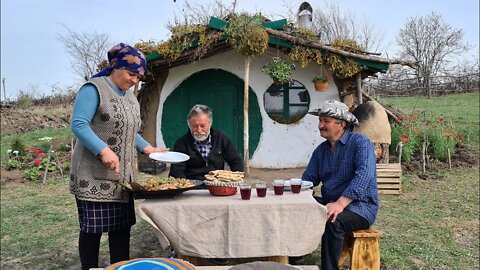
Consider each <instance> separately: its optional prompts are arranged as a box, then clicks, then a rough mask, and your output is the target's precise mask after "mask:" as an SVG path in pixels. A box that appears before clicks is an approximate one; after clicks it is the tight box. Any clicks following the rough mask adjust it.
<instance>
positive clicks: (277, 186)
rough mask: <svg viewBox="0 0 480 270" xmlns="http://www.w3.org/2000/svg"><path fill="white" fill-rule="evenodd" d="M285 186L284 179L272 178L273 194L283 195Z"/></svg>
mask: <svg viewBox="0 0 480 270" xmlns="http://www.w3.org/2000/svg"><path fill="white" fill-rule="evenodd" d="M284 188H285V180H283V179H275V180H273V191H274V192H275V195H283V190H284Z"/></svg>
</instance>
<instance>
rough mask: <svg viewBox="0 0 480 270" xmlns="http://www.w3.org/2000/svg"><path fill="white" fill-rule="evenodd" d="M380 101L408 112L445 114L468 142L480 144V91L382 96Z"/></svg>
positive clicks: (433, 114)
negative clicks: (436, 95)
mask: <svg viewBox="0 0 480 270" xmlns="http://www.w3.org/2000/svg"><path fill="white" fill-rule="evenodd" d="M378 102H380V103H382V104H383V105H392V106H394V107H396V108H398V109H400V110H401V111H402V112H404V113H406V114H410V113H414V114H420V113H422V112H425V114H426V116H443V118H444V120H445V121H449V122H451V123H452V124H453V125H454V126H456V127H458V131H459V133H460V134H462V135H463V136H464V137H465V139H466V140H467V142H469V143H471V144H473V145H475V146H478V145H479V135H478V133H479V131H480V113H479V111H480V104H479V103H480V96H479V93H478V92H477V93H469V94H458V95H449V96H442V97H434V98H431V99H428V98H425V97H392V98H381V99H378Z"/></svg>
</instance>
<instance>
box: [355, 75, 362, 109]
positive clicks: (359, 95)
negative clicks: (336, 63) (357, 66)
mask: <svg viewBox="0 0 480 270" xmlns="http://www.w3.org/2000/svg"><path fill="white" fill-rule="evenodd" d="M356 94H357V102H358V104H357V105H360V104H362V103H363V100H362V99H363V97H362V73H361V72H359V73H357V93H356Z"/></svg>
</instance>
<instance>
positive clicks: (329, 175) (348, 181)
mask: <svg viewBox="0 0 480 270" xmlns="http://www.w3.org/2000/svg"><path fill="white" fill-rule="evenodd" d="M302 179H303V180H305V181H311V182H313V184H314V186H317V185H319V184H320V182H321V183H322V188H321V190H322V202H323V203H325V204H326V203H329V202H335V201H336V200H338V198H340V197H341V196H344V197H347V198H350V199H352V202H351V203H350V204H349V205H348V206H347V209H348V210H350V211H352V212H354V213H356V214H358V215H360V216H362V217H364V218H365V219H367V220H368V222H369V224H370V225H372V224H373V222H374V221H375V218H376V215H377V211H378V189H377V175H376V159H375V154H374V150H373V146H372V143H371V142H370V140H369V139H368V137H367V136H365V135H363V134H359V133H353V132H351V131H349V130H346V131H345V133H344V134H343V135H342V137H341V138H340V140H339V141H337V142H336V143H335V148H334V149H333V152H332V149H331V144H330V143H329V142H328V141H325V142H323V143H322V144H320V145H319V146H318V147H317V148H316V149H315V150H314V152H313V154H312V157H311V158H310V161H309V163H308V166H307V169H306V170H305V172H304V173H303V176H302Z"/></svg>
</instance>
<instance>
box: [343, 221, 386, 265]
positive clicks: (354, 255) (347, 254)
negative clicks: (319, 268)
mask: <svg viewBox="0 0 480 270" xmlns="http://www.w3.org/2000/svg"><path fill="white" fill-rule="evenodd" d="M382 236H383V232H381V231H378V230H375V229H373V228H368V229H366V230H358V231H353V232H351V233H347V234H345V239H344V241H343V250H342V255H340V260H338V267H339V268H340V267H342V266H343V263H344V262H345V260H346V259H347V258H350V269H351V270H357V269H361V270H364V269H369V270H372V269H375V270H377V269H380V243H379V241H378V238H380V237H382Z"/></svg>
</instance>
